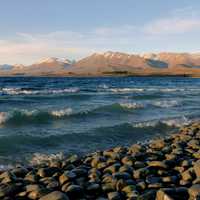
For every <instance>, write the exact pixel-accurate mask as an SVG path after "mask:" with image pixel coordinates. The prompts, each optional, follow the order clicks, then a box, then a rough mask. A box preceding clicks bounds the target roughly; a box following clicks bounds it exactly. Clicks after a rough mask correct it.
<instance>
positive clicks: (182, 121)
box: [133, 116, 192, 128]
mask: <svg viewBox="0 0 200 200" xmlns="http://www.w3.org/2000/svg"><path fill="white" fill-rule="evenodd" d="M191 122H192V120H190V119H188V118H187V117H185V116H183V117H181V118H173V119H163V120H152V121H145V122H139V123H136V124H134V125H133V127H134V128H145V127H146V128H148V127H155V126H157V125H158V124H165V125H167V126H171V127H177V128H180V127H182V126H185V125H188V124H190V123H191Z"/></svg>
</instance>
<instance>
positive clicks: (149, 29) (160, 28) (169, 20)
mask: <svg viewBox="0 0 200 200" xmlns="http://www.w3.org/2000/svg"><path fill="white" fill-rule="evenodd" d="M143 30H144V33H145V34H151V35H159V34H160V35H175V34H184V33H187V32H194V31H199V30H200V12H199V11H197V10H195V9H194V8H193V7H191V6H189V7H184V8H179V9H175V10H173V11H171V13H169V14H168V17H165V18H160V19H156V20H154V21H151V22H149V23H147V24H145V25H144V27H143Z"/></svg>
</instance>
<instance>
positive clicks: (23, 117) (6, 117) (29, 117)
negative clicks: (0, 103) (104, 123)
mask: <svg viewBox="0 0 200 200" xmlns="http://www.w3.org/2000/svg"><path fill="white" fill-rule="evenodd" d="M141 108H144V106H143V105H142V104H139V103H135V102H132V103H114V104H110V105H104V106H99V107H97V108H94V109H90V110H83V111H78V112H75V111H73V109H72V108H64V109H59V110H37V109H35V110H26V109H21V110H17V109H16V110H13V111H7V112H0V124H26V123H44V122H47V121H48V120H56V119H65V118H69V117H70V116H71V117H83V116H88V117H89V116H94V115H98V114H101V113H104V112H109V113H110V112H114V113H116V112H127V111H131V110H135V109H141Z"/></svg>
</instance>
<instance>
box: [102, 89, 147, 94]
mask: <svg viewBox="0 0 200 200" xmlns="http://www.w3.org/2000/svg"><path fill="white" fill-rule="evenodd" d="M106 90H107V91H109V92H114V93H129V92H143V91H144V89H143V88H108V89H106Z"/></svg>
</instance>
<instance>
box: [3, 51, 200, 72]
mask: <svg viewBox="0 0 200 200" xmlns="http://www.w3.org/2000/svg"><path fill="white" fill-rule="evenodd" d="M111 75H135V76H150V75H159V76H167V75H180V76H200V54H198V53H169V52H163V53H157V54H155V53H149V54H140V55H137V54H126V53H120V52H111V51H108V52H105V53H95V54H92V55H90V56H88V57H86V58H83V59H81V60H78V61H71V60H69V59H59V58H47V59H43V60H40V61H37V62H35V63H34V64H32V65H22V64H18V65H9V64H4V65H0V76H111Z"/></svg>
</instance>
